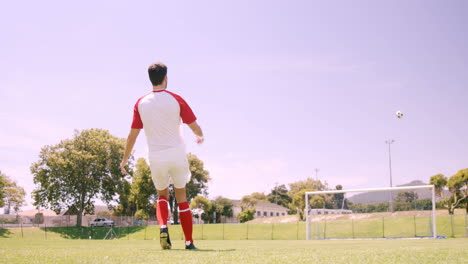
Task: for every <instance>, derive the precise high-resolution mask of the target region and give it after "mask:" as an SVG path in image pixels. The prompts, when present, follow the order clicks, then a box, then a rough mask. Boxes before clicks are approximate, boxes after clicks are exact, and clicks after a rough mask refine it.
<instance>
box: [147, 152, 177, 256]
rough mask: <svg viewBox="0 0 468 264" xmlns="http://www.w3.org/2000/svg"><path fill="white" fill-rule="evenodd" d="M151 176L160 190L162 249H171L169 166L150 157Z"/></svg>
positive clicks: (157, 214) (159, 217) (158, 204)
mask: <svg viewBox="0 0 468 264" xmlns="http://www.w3.org/2000/svg"><path fill="white" fill-rule="evenodd" d="M150 168H151V178H152V179H153V184H154V186H155V187H156V190H157V192H158V201H157V203H156V217H157V219H158V223H159V228H160V235H159V237H160V239H159V240H160V243H161V248H162V249H171V247H172V244H171V239H170V237H169V229H168V227H167V219H168V216H169V202H168V197H169V188H168V187H169V175H168V167H167V166H165V164H164V163H161V162H158V161H157V160H152V159H151V158H150Z"/></svg>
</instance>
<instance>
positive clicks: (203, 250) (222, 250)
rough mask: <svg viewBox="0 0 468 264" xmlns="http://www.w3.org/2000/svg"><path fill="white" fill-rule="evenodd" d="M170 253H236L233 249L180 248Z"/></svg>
mask: <svg viewBox="0 0 468 264" xmlns="http://www.w3.org/2000/svg"><path fill="white" fill-rule="evenodd" d="M171 251H185V252H231V251H236V250H235V249H233V248H232V249H196V250H187V249H181V248H175V249H171Z"/></svg>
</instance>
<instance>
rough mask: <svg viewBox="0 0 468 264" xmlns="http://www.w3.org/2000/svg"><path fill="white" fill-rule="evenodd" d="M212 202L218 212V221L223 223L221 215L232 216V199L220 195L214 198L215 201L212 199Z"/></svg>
mask: <svg viewBox="0 0 468 264" xmlns="http://www.w3.org/2000/svg"><path fill="white" fill-rule="evenodd" d="M212 204H213V208H214V209H215V212H216V219H215V222H216V223H221V216H224V217H232V215H233V211H232V207H233V204H232V201H231V200H229V199H227V198H224V197H221V196H218V197H216V198H215V199H214V201H212Z"/></svg>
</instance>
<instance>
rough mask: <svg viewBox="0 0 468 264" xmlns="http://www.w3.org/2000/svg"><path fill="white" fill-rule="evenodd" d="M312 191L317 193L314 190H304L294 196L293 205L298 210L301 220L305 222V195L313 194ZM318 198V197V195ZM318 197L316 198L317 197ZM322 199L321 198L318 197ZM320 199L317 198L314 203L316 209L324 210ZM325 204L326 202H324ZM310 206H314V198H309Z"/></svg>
mask: <svg viewBox="0 0 468 264" xmlns="http://www.w3.org/2000/svg"><path fill="white" fill-rule="evenodd" d="M312 191H315V190H313V189H304V190H300V191H299V192H296V193H295V194H294V197H293V198H292V203H291V205H292V206H293V207H294V208H295V209H296V212H298V213H299V217H300V219H301V220H304V219H305V218H304V208H305V193H306V192H312ZM317 196H318V195H317ZM317 196H314V197H317ZM318 197H320V196H318ZM319 200H320V199H319V198H317V199H316V200H315V201H314V204H313V205H315V206H316V207H315V208H322V207H323V204H322V206H320V204H319V203H320V201H319ZM322 202H324V201H322ZM309 205H312V197H310V196H309Z"/></svg>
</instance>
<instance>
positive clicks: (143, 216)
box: [135, 209, 148, 220]
mask: <svg viewBox="0 0 468 264" xmlns="http://www.w3.org/2000/svg"><path fill="white" fill-rule="evenodd" d="M135 219H136V220H148V213H146V211H145V210H143V209H140V210H137V211H136V213H135Z"/></svg>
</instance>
